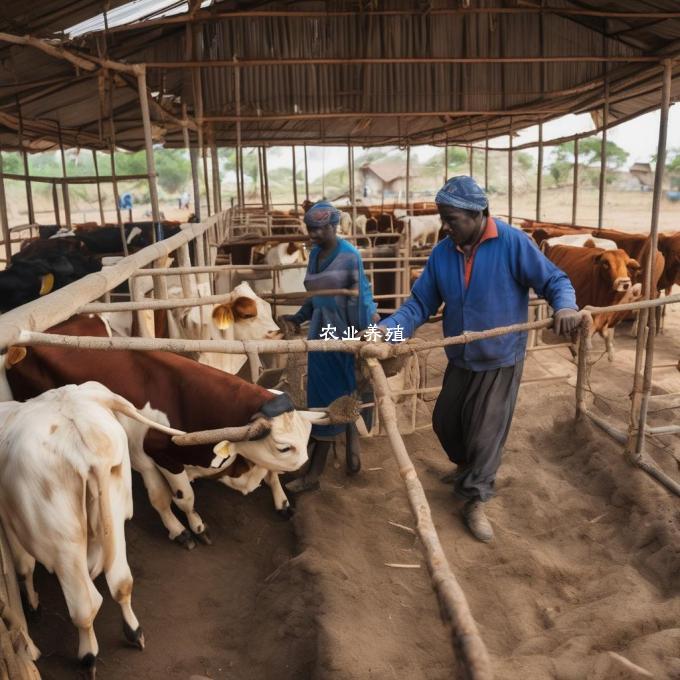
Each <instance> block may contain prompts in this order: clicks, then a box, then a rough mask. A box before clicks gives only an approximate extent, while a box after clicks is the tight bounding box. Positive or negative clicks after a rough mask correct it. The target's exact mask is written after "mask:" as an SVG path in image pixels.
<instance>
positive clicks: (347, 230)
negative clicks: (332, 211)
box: [338, 210, 352, 236]
mask: <svg viewBox="0 0 680 680" xmlns="http://www.w3.org/2000/svg"><path fill="white" fill-rule="evenodd" d="M338 233H340V234H344V235H345V236H349V235H350V234H351V233H352V216H351V215H350V214H349V213H347V212H344V211H343V210H341V211H340V223H339V224H338Z"/></svg>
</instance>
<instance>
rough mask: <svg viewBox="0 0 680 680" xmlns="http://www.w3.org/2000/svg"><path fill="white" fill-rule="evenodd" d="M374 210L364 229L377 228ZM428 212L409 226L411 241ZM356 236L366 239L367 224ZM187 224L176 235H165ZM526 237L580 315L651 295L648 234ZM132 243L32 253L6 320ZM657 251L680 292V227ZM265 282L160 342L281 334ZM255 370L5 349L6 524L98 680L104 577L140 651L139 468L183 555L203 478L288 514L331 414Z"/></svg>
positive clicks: (131, 231)
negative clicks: (192, 439) (189, 438)
mask: <svg viewBox="0 0 680 680" xmlns="http://www.w3.org/2000/svg"><path fill="white" fill-rule="evenodd" d="M394 212H395V213H396V214H391V215H390V219H392V220H393V223H392V228H394V221H395V220H396V221H398V220H399V219H400V218H401V219H402V221H403V216H401V215H400V214H399V213H398V211H397V210H395V211H394ZM381 214H386V213H381ZM362 216H363V217H365V218H366V225H365V226H367V225H368V221H369V219H376V218H374V217H372V216H370V215H369V216H366V215H360V217H362ZM416 217H418V218H421V217H422V218H428V220H430V221H431V222H432V223H433V224H434V223H436V231H435V232H434V238H433V240H434V239H436V238H437V232H438V231H439V227H440V223H439V218H438V217H437V215H432V214H430V215H419V216H416ZM416 217H410V218H408V219H410V220H411V221H412V222H411V224H410V225H409V228H410V229H411V236H412V237H413V234H414V225H413V220H414V219H416ZM376 224H377V220H376ZM383 226H384V225H383ZM143 227H144V225H142V227H140V226H137V225H130V226H129V228H128V229H126V238H127V240H128V246H129V249H130V250H131V251H133V250H135V249H136V248H139V247H143V246H144V245H145V239H146V238H148V233H146V234H145V229H144V228H143ZM354 227H355V231H358V229H357V227H358V225H354ZM135 228H136V229H137V232H140V233H137V232H135ZM177 228H178V225H166V235H168V234H169V233H172V232H173V231H176V229H177ZM351 228H352V225H351V224H350V230H351ZM522 228H523V229H524V230H525V231H526V232H527V233H528V234H529V235H530V236H531V237H533V238H534V240H535V241H536V243H537V244H538V246H539V247H540V248H541V249H542V250H543V252H544V253H545V254H546V256H547V257H548V258H550V259H551V260H552V261H553V262H555V263H556V264H557V265H558V266H559V267H560V268H561V269H563V270H564V271H565V272H566V273H567V274H568V275H569V277H570V279H571V280H572V282H573V284H574V287H575V289H576V294H577V301H578V304H579V306H581V307H583V306H586V305H595V306H608V305H611V304H615V303H618V302H622V301H628V300H634V299H637V298H638V297H640V295H641V284H642V281H643V280H644V275H645V271H644V268H645V266H646V262H647V253H648V250H649V247H650V243H649V239H648V237H646V236H643V235H636V234H627V233H623V232H617V231H613V230H599V231H596V230H585V229H580V228H579V229H575V228H572V227H562V226H559V225H552V224H545V223H529V222H526V223H525V224H523V225H522ZM591 231H592V232H593V233H592V234H591V233H590V232H591ZM121 249H122V236H121V233H120V230H119V229H118V228H117V227H115V228H113V231H111V230H107V228H102V229H98V230H95V231H93V230H89V229H80V230H77V231H76V232H75V233H74V234H69V235H67V236H56V237H55V238H40V239H36V240H33V241H31V242H29V243H27V244H26V245H25V247H24V248H22V250H21V252H20V253H19V254H18V255H17V256H16V258H15V259H14V260H13V262H12V264H11V266H10V267H8V268H7V270H5V271H4V272H0V300H2V307H1V311H3V312H4V311H8V310H9V309H11V308H14V307H16V306H18V305H20V304H23V303H24V302H28V301H29V300H31V299H36V298H38V297H40V296H42V295H45V294H48V293H49V292H50V291H51V290H53V289H56V288H59V287H62V286H64V285H66V284H68V283H70V282H71V281H74V280H76V279H77V278H80V277H81V276H84V275H86V274H88V273H90V272H92V271H97V270H99V269H100V268H101V266H102V263H101V256H102V254H117V253H119V252H120V250H121ZM655 255H656V257H655V258H654V259H653V271H652V283H653V287H654V291H657V292H660V291H665V292H666V293H668V292H669V291H670V288H671V287H672V286H673V285H674V284H676V283H680V233H676V234H662V235H660V237H659V250H658V252H657V253H656V254H655ZM223 256H224V257H227V256H228V257H230V258H231V261H232V262H233V261H235V260H239V258H242V259H243V263H244V264H249V263H250V264H252V263H253V262H254V261H258V260H257V258H258V257H259V258H261V261H264V262H265V263H269V264H286V263H291V262H297V263H300V262H304V260H305V258H306V249H305V247H304V243H303V242H302V241H300V242H299V243H295V242H292V243H277V244H274V245H271V246H269V247H266V248H264V249H262V250H261V251H260V252H259V253H256V252H255V253H254V252H253V249H252V247H250V246H249V247H248V248H247V249H246V250H243V251H241V250H238V248H229V247H228V248H226V249H224V250H223ZM289 271H290V272H291V274H290V277H291V278H289V279H287V280H285V282H284V281H282V282H281V283H282V288H283V289H284V290H285V289H286V288H288V287H291V288H292V289H293V290H301V288H302V280H301V275H302V274H303V273H304V272H303V270H302V269H293V270H289ZM268 276H269V277H271V276H272V275H271V274H268ZM246 278H247V277H246ZM192 281H193V283H192V284H191V285H192V290H191V293H192V295H193V296H194V297H202V296H205V295H209V294H210V293H211V289H210V285H209V284H208V283H206V282H205V280H203V281H202V280H201V278H200V275H198V276H197V277H196V279H195V280H194V279H193V278H192ZM251 284H252V287H251ZM258 287H260V288H261V289H262V290H260V292H263V290H264V289H267V288H269V289H271V278H269V279H265V280H262V279H255V278H253V279H252V280H242V281H240V282H239V281H238V280H234V279H233V277H232V278H229V279H223V280H220V279H219V278H217V279H216V280H215V281H214V289H215V292H218V293H219V292H225V293H226V292H229V291H231V293H230V294H229V297H228V299H227V300H225V301H224V302H222V303H220V304H218V305H213V306H212V308H210V309H208V308H207V307H206V306H204V307H191V308H184V309H182V308H179V309H174V310H171V311H168V312H165V313H163V316H164V321H165V323H164V324H163V328H164V331H163V332H164V334H165V335H166V336H168V337H181V338H190V339H236V340H262V339H278V338H281V337H282V334H281V331H280V330H279V327H278V325H277V324H276V322H275V321H274V318H273V317H272V312H271V308H270V306H269V305H268V304H267V303H266V302H265V301H264V300H263V299H262V298H261V297H260V296H258V294H257V292H258ZM253 288H255V290H253ZM182 292H183V289H182V288H181V287H175V288H173V287H172V286H171V287H169V295H170V296H175V297H182ZM622 316H623V315H621V314H606V315H600V316H598V317H596V325H595V329H594V330H596V331H597V332H599V333H601V334H602V336H603V337H604V338H605V341H606V342H607V348H608V350H609V352H610V353H611V348H612V344H611V341H612V338H613V328H614V327H615V326H616V324H617V323H618V322H619V321H620V320H621V318H622ZM157 328H158V324H157ZM49 332H50V333H56V334H61V335H78V336H99V337H109V336H111V335H131V334H132V333H133V314H132V313H131V312H111V313H105V314H101V315H90V316H86V315H80V316H77V317H73V318H71V319H69V320H67V321H65V322H63V323H61V324H59V325H57V326H55V327H53V328H51V329H49ZM154 332H156V330H155V329H153V328H152V329H151V330H150V333H154ZM195 359H197V360H198V361H196V360H195ZM246 362H247V357H246V356H245V355H243V356H239V355H226V354H219V353H218V354H205V353H204V354H201V355H199V356H197V357H195V358H189V357H186V356H179V355H176V354H172V353H169V352H161V351H155V352H134V351H130V350H115V351H108V352H107V354H106V360H105V361H102V355H101V354H100V353H99V352H98V351H95V350H83V349H75V348H69V347H64V346H33V347H29V348H21V347H11V348H9V349H8V350H7V351H6V352H4V353H3V354H0V402H2V403H0V519H2V522H3V525H4V527H5V530H6V532H7V534H8V538H9V541H10V545H11V547H12V551H13V555H14V559H15V566H16V569H17V572H18V574H19V575H20V578H21V582H22V585H23V588H24V590H25V595H26V600H27V603H28V607H29V608H30V609H36V608H37V606H38V597H37V594H36V593H35V590H34V588H33V583H32V574H33V569H34V566H35V561H36V560H38V561H40V562H41V563H43V564H44V565H45V566H46V567H47V568H48V569H49V570H51V571H53V572H54V573H55V574H56V575H57V577H58V579H59V582H60V584H61V586H62V589H63V591H64V596H65V598H66V601H67V605H68V609H69V614H70V616H71V619H72V621H73V623H74V625H75V626H76V627H77V628H78V630H79V636H80V637H79V648H78V658H79V659H80V660H81V663H82V665H83V667H84V669H85V670H86V671H87V672H88V673H89V674H90V675H91V676H93V675H94V669H95V662H96V656H97V653H98V646H97V641H96V638H95V635H94V631H93V627H92V624H93V620H94V617H95V615H96V613H97V611H98V610H99V607H100V605H101V601H102V598H101V596H100V595H99V593H98V592H97V590H96V589H95V587H94V585H93V583H92V579H93V578H94V577H96V575H97V574H99V573H101V572H104V573H105V575H106V579H107V584H108V586H109V589H110V592H111V595H112V596H113V598H114V599H115V600H116V601H117V602H118V603H119V604H120V606H121V609H122V614H123V621H124V634H125V637H126V639H127V640H128V641H129V642H130V643H132V644H135V645H137V646H139V647H142V646H143V644H144V638H143V635H142V633H141V628H140V625H139V621H138V620H137V618H136V616H135V614H134V612H133V610H132V606H131V592H132V576H131V574H130V569H129V566H128V564H127V558H126V552H125V537H124V532H123V526H124V522H125V520H126V519H127V518H129V517H131V515H132V501H131V487H130V484H131V474H130V468H131V467H132V469H135V470H137V471H138V472H139V473H140V474H141V476H142V479H143V482H144V484H145V486H146V489H147V492H148V497H149V501H150V503H151V504H152V506H153V507H154V509H155V510H156V511H157V512H158V514H159V516H160V519H161V521H162V523H163V524H164V526H165V528H166V529H167V531H168V535H169V537H170V539H172V540H174V541H176V542H178V543H179V544H181V545H183V546H184V547H186V548H193V547H195V545H196V541H197V540H198V541H200V542H203V543H210V541H211V539H210V537H209V534H208V530H207V526H206V524H205V522H204V521H203V520H202V518H201V516H200V514H199V513H198V512H197V510H196V508H195V498H194V493H193V490H192V486H191V481H192V480H193V479H195V478H198V477H208V478H212V479H214V480H216V481H218V482H220V483H222V484H224V485H226V486H228V487H229V488H232V489H235V490H237V491H240V492H241V493H243V494H248V493H250V492H252V491H253V490H254V489H256V488H258V487H259V486H260V485H261V484H262V483H263V482H264V483H265V484H267V485H268V486H269V487H270V489H271V493H272V496H273V502H274V506H275V508H276V510H277V511H278V512H280V513H282V514H284V515H286V516H287V515H289V513H290V504H289V501H288V499H287V497H286V494H285V492H284V490H283V488H282V486H281V483H280V481H279V474H281V473H284V472H290V471H294V470H297V469H299V468H300V467H301V466H302V465H303V464H304V463H305V461H306V460H307V440H308V438H309V434H310V429H311V423H312V422H314V421H315V420H316V421H318V420H319V419H322V418H324V417H325V414H324V413H319V412H306V411H303V410H300V409H298V408H296V407H295V405H294V404H293V403H292V401H291V400H290V398H289V397H288V396H287V395H286V394H283V393H280V392H277V391H276V390H267V389H265V388H264V387H261V386H259V385H257V384H253V382H249V381H247V380H245V379H243V378H241V377H239V376H237V375H236V373H238V372H239V371H242V370H243V368H244V364H245V363H246ZM395 377H396V378H397V382H398V380H399V376H395ZM75 386H80V387H75ZM36 423H39V426H37V425H36ZM224 428H227V430H226V431H225V430H224ZM205 430H222V433H221V435H220V438H219V439H218V440H215V441H213V442H212V443H211V444H205V443H201V444H196V443H194V444H188V445H187V444H186V443H185V442H180V441H179V440H176V439H173V436H175V435H178V434H181V433H184V432H196V431H205ZM173 503H174V504H175V505H176V506H177V507H178V508H179V509H180V510H181V511H182V512H183V513H184V515H185V517H186V521H187V524H188V528H187V527H186V526H185V525H184V524H182V522H180V521H179V519H178V518H177V517H176V516H175V514H173V512H172V508H171V506H172V504H173Z"/></svg>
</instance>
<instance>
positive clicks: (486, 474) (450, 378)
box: [432, 361, 524, 501]
mask: <svg viewBox="0 0 680 680" xmlns="http://www.w3.org/2000/svg"><path fill="white" fill-rule="evenodd" d="M523 368H524V361H520V362H519V363H517V364H515V365H514V366H508V367H506V368H497V369H494V370H491V371H470V370H467V369H465V368H457V367H455V366H454V365H453V364H452V363H449V365H448V367H447V368H446V372H445V373H444V384H443V386H442V391H441V392H440V394H439V397H438V399H437V403H436V405H435V407H434V413H433V414H432V428H433V429H434V431H435V433H436V434H437V437H439V441H440V442H441V445H442V447H443V448H444V451H446V455H447V456H448V457H449V458H450V459H451V461H452V462H453V463H455V464H456V465H457V466H458V469H457V471H456V475H455V481H454V491H455V493H456V494H457V495H458V496H460V497H461V498H464V499H468V500H481V501H486V500H488V499H489V498H491V497H492V496H493V495H494V483H495V481H496V473H497V472H498V468H499V467H500V464H501V455H502V453H503V446H504V444H505V440H506V439H507V437H508V432H509V431H510V425H511V423H512V414H513V413H514V411H515V403H516V401H517V392H518V390H519V382H520V380H521V378H522V369H523Z"/></svg>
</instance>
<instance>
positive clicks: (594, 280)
mask: <svg viewBox="0 0 680 680" xmlns="http://www.w3.org/2000/svg"><path fill="white" fill-rule="evenodd" d="M546 256H547V257H548V259H550V260H551V261H552V262H553V263H554V264H555V265H557V266H558V267H559V268H560V269H561V270H562V271H563V272H565V273H566V274H567V276H568V277H569V279H570V280H571V283H572V285H573V286H574V290H575V291H576V304H577V305H578V306H579V308H580V309H583V308H584V307H586V306H589V305H590V306H593V307H608V306H610V305H615V304H619V303H622V302H632V301H634V300H636V299H637V298H639V297H640V294H641V286H640V284H639V283H634V281H635V280H636V278H637V276H638V272H639V270H640V264H639V263H638V262H637V260H634V259H633V258H631V257H629V256H628V254H627V253H625V252H624V251H623V250H620V249H616V250H603V249H602V248H578V247H574V246H555V247H553V248H550V249H548V252H547V253H546ZM620 320H621V315H620V314H598V315H596V316H595V317H594V320H593V328H592V330H593V333H595V332H597V333H599V334H600V335H601V336H602V338H603V339H604V341H605V344H606V346H607V356H608V358H609V360H610V361H613V359H614V345H613V335H614V332H613V328H614V326H615V325H616V324H617V323H618V322H619V321H620Z"/></svg>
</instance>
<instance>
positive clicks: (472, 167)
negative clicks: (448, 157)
mask: <svg viewBox="0 0 680 680" xmlns="http://www.w3.org/2000/svg"><path fill="white" fill-rule="evenodd" d="M474 152H475V150H474V148H473V147H470V148H469V149H468V155H469V158H470V177H474V176H475V156H474Z"/></svg>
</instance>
